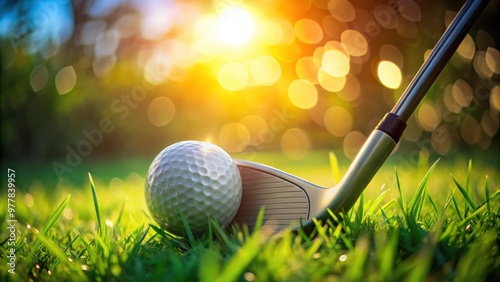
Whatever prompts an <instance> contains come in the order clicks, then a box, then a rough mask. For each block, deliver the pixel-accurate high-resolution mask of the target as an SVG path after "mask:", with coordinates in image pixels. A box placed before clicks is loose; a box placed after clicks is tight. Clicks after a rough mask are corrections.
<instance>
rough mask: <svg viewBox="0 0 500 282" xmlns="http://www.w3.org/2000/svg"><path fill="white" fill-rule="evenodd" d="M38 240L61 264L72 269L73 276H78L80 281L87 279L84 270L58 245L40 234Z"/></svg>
mask: <svg viewBox="0 0 500 282" xmlns="http://www.w3.org/2000/svg"><path fill="white" fill-rule="evenodd" d="M37 240H39V242H41V243H42V244H43V245H44V246H45V248H46V249H47V250H48V251H49V252H50V254H52V256H54V257H55V258H57V259H58V260H59V262H60V263H61V264H63V265H65V266H66V267H67V268H68V269H70V270H71V272H72V273H73V274H77V276H78V277H80V279H83V278H84V277H85V275H84V274H83V272H82V269H81V268H80V267H79V266H78V265H77V264H75V263H72V262H71V261H70V260H69V259H68V257H67V256H66V254H65V253H64V252H63V251H62V250H61V249H60V247H59V246H58V245H57V244H56V243H54V242H53V241H52V240H50V239H49V238H47V237H45V236H44V235H43V234H42V233H40V234H38V236H37Z"/></svg>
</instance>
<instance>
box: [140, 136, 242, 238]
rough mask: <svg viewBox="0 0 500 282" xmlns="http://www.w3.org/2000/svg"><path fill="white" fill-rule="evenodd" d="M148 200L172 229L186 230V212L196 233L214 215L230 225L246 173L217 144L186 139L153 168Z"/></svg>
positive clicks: (162, 154)
mask: <svg viewBox="0 0 500 282" xmlns="http://www.w3.org/2000/svg"><path fill="white" fill-rule="evenodd" d="M145 186H146V187H145V188H146V204H147V207H148V209H149V211H150V213H151V215H152V216H153V218H154V219H155V220H156V221H157V222H158V223H159V224H160V225H162V226H163V227H165V228H166V230H168V231H169V232H172V233H174V234H177V235H182V234H183V232H184V225H183V222H182V217H183V216H184V218H185V219H186V221H187V222H188V223H189V226H190V228H191V231H192V232H193V234H195V235H201V234H203V233H205V232H206V230H207V229H208V224H209V223H208V218H209V217H211V218H213V219H215V220H217V222H218V223H219V225H220V226H221V227H226V226H227V225H228V224H229V223H230V222H231V221H232V220H233V218H234V216H235V215H236V212H237V211H238V208H239V206H240V202H241V194H242V187H241V177H240V172H239V170H238V167H237V166H236V164H235V163H234V161H233V159H232V158H231V157H230V156H229V155H228V154H227V153H226V152H225V151H224V150H222V149H221V148H219V147H218V146H216V145H213V144H210V143H206V142H199V141H183V142H179V143H175V144H173V145H170V146H168V147H167V148H165V149H164V150H163V151H161V152H160V153H159V154H158V155H157V156H156V157H155V159H154V160H153V162H152V164H151V166H150V167H149V171H148V175H147V178H146V185H145Z"/></svg>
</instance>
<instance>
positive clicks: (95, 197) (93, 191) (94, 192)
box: [88, 172, 102, 234]
mask: <svg viewBox="0 0 500 282" xmlns="http://www.w3.org/2000/svg"><path fill="white" fill-rule="evenodd" d="M88 174H89V180H90V188H91V190H92V198H93V199H94V208H95V214H96V216H97V225H98V231H99V233H100V234H102V223H101V212H100V210H99V201H98V200H97V192H96V189H95V184H94V180H93V179H92V175H91V174H90V172H89V173H88Z"/></svg>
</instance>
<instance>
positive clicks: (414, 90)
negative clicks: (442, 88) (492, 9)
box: [391, 0, 489, 122]
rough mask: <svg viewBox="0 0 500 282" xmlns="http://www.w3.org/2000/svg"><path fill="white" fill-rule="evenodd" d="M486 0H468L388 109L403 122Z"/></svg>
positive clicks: (457, 44) (460, 40) (485, 3)
mask: <svg viewBox="0 0 500 282" xmlns="http://www.w3.org/2000/svg"><path fill="white" fill-rule="evenodd" d="M488 2H489V0H468V1H467V2H466V3H465V4H464V6H463V7H462V9H461V10H460V12H459V13H458V14H457V16H456V17H455V19H454V20H453V22H452V23H451V24H450V26H449V27H448V28H447V29H446V31H445V33H444V34H443V36H442V37H441V39H440V40H439V41H438V43H437V44H436V46H435V47H434V49H432V52H431V54H430V55H429V57H428V59H427V60H426V61H425V63H424V64H423V65H422V67H421V68H420V70H419V71H418V73H417V74H416V75H415V77H414V78H413V80H412V81H411V82H410V84H409V85H408V87H407V88H406V90H405V92H404V94H403V96H401V98H400V99H399V101H398V102H397V104H396V105H395V106H394V108H393V109H392V111H391V112H392V113H394V114H396V115H397V116H399V117H400V118H401V120H403V121H404V122H406V121H408V118H410V116H411V115H412V113H413V112H414V111H415V109H416V108H417V106H418V104H419V103H420V101H421V100H422V98H423V97H424V96H425V94H426V93H427V91H428V90H429V88H430V87H431V85H432V84H433V83H434V81H435V80H436V78H437V77H438V75H439V74H440V73H441V71H442V70H443V68H444V67H445V66H446V64H447V63H448V61H449V60H450V58H451V56H452V55H453V54H454V53H455V51H456V50H457V48H458V46H459V45H460V43H461V42H462V40H463V39H464V37H465V35H466V34H467V33H468V32H469V30H470V28H471V26H472V24H474V22H475V21H476V19H477V18H478V17H479V15H480V14H481V12H482V11H483V10H484V8H485V7H486V5H487V4H488Z"/></svg>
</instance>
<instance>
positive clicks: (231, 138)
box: [218, 122, 250, 153]
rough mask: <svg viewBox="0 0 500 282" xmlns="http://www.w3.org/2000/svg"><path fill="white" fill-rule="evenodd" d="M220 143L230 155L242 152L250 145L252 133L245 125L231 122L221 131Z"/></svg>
mask: <svg viewBox="0 0 500 282" xmlns="http://www.w3.org/2000/svg"><path fill="white" fill-rule="evenodd" d="M218 141H219V145H220V146H221V147H222V148H223V149H224V150H226V151H227V152H229V153H238V152H242V151H243V150H245V148H246V147H247V146H248V144H249V143H250V132H249V131H248V129H247V128H246V126H244V125H243V124H241V123H238V122H230V123H228V124H226V125H224V126H223V127H222V128H221V130H220V131H219V136H218Z"/></svg>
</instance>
